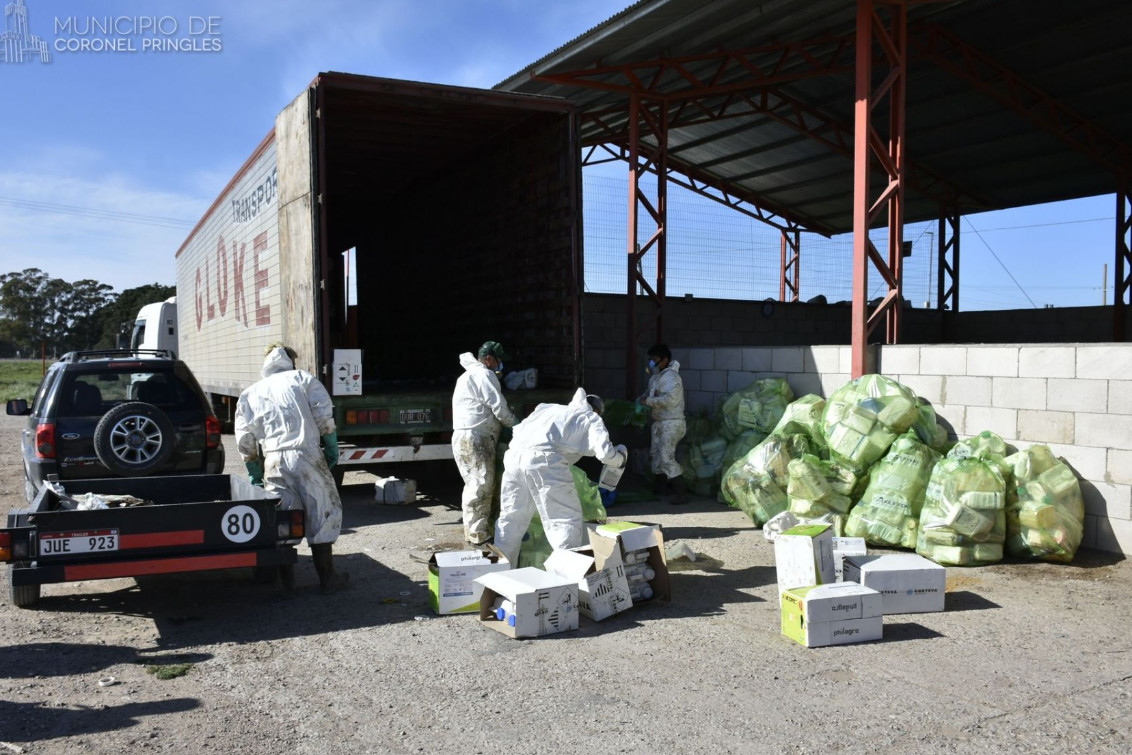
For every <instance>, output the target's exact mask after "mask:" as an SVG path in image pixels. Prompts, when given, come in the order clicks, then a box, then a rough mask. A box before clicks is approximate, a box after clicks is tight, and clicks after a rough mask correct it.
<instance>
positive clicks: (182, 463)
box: [7, 350, 224, 502]
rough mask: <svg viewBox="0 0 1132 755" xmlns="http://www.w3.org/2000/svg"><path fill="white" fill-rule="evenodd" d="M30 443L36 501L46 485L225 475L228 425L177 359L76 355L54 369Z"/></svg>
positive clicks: (31, 490) (31, 425) (16, 406)
mask: <svg viewBox="0 0 1132 755" xmlns="http://www.w3.org/2000/svg"><path fill="white" fill-rule="evenodd" d="M7 410H8V414H13V415H27V417H28V423H27V426H26V427H25V428H24V430H23V436H22V444H21V445H22V446H23V458H24V474H25V476H26V482H25V492H26V494H27V499H28V501H29V502H31V500H32V499H33V498H34V497H35V495H36V493H37V492H38V491H39V489H40V488H42V487H43V484H44V483H45V482H46V481H47V480H48V479H58V480H60V481H66V480H68V479H77V478H82V479H91V478H99V477H134V476H139V475H184V474H220V473H222V472H223V471H224V446H223V444H222V443H221V442H220V421H219V420H218V419H217V418H216V415H215V414H214V413H213V411H212V407H211V405H210V404H209V401H208V398H207V397H206V396H205V393H204V391H202V390H201V387H200V385H199V384H198V383H197V381H196V378H195V377H193V374H192V372H190V371H189V368H188V366H186V365H185V363H184V362H182V361H180V360H179V359H177V358H176V357H175V356H174V355H173V354H172V353H171V352H169V351H164V350H154V351H143V350H135V351H74V352H70V353H68V354H64V355H63V357H62V358H61V359H60V360H59V361H58V362H56V363H55V364H53V365H51V367H49V368H48V370H47V374H46V375H45V376H44V378H43V382H41V383H40V384H39V388H38V389H37V390H36V393H35V398H34V399H33V400H32V405H31V407H30V408H29V407H28V403H27V401H26V400H25V399H13V400H11V401H9V402H8V407H7Z"/></svg>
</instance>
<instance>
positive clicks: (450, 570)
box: [428, 546, 511, 614]
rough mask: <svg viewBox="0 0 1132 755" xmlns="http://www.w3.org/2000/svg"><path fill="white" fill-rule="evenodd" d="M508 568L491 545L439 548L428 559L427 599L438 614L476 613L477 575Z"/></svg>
mask: <svg viewBox="0 0 1132 755" xmlns="http://www.w3.org/2000/svg"><path fill="white" fill-rule="evenodd" d="M510 568H511V564H509V563H507V557H506V556H504V555H503V554H502V553H500V552H499V551H498V550H496V549H495V548H492V547H490V546H489V547H487V548H485V549H483V550H467V551H442V552H440V553H434V554H432V557H431V558H430V559H429V560H428V602H429V605H431V606H432V610H434V611H436V612H437V613H439V614H448V613H475V612H476V611H479V609H480V594H481V593H482V592H483V586H482V585H479V584H476V582H475V579H476V577H479V576H482V575H484V574H487V573H489V572H497V571H506V570H508V569H510Z"/></svg>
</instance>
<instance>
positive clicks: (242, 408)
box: [236, 347, 342, 545]
mask: <svg viewBox="0 0 1132 755" xmlns="http://www.w3.org/2000/svg"><path fill="white" fill-rule="evenodd" d="M261 374H262V375H263V379H262V380H260V381H258V382H256V383H254V384H253V385H251V386H249V387H248V388H246V389H245V390H244V392H243V393H241V394H240V400H239V401H238V402H237V403H236V447H237V449H238V450H239V452H240V456H241V457H242V458H243V460H244V461H250V460H252V459H255V458H258V457H259V455H260V450H262V451H263V469H264V473H263V487H264V490H266V491H268V492H269V493H274V494H276V495H278V496H279V497H280V498H281V499H282V501H283V504H282V505H283V508H284V509H296V508H302V509H303V511H304V512H306V533H307V542H308V543H310V544H311V545H318V544H322V543H333V542H334V541H335V540H337V539H338V533H339V532H340V531H341V529H342V499H341V498H339V497H338V489H337V488H336V487H335V485H334V476H333V475H332V474H331V473H330V467H329V466H328V465H327V463H326V458H325V457H323V455H322V449H321V448H320V444H319V437H320V436H322V435H327V434H328V433H332V432H334V431H335V426H334V405H333V403H332V401H331V399H330V394H329V393H328V392H327V391H326V388H325V387H324V386H323V385H322V383H320V382H319V381H318V380H316V379H315V378H314V376H313V375H311V374H310V373H309V372H304V371H303V370H297V369H295V365H294V364H293V363H292V362H291V358H290V357H288V356H287V352H286V351H284V349H283V348H282V347H279V348H275V349H272V350H271V351H270V352H269V353H268V355H267V357H265V358H264V360H263V370H262V371H261ZM257 446H258V447H257Z"/></svg>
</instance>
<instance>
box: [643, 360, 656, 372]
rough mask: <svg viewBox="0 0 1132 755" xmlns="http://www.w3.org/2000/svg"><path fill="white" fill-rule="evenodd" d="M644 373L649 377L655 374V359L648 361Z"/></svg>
mask: <svg viewBox="0 0 1132 755" xmlns="http://www.w3.org/2000/svg"><path fill="white" fill-rule="evenodd" d="M645 372H647V373H648V374H649V375H652V374H655V373H656V360H655V359H650V360H649V366H648V367H646V368H645Z"/></svg>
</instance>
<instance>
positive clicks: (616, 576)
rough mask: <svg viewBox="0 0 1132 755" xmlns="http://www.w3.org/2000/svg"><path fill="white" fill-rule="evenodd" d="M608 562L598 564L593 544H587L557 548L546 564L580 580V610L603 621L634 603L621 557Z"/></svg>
mask: <svg viewBox="0 0 1132 755" xmlns="http://www.w3.org/2000/svg"><path fill="white" fill-rule="evenodd" d="M604 563H605V566H604V567H603V568H598V565H597V559H596V557H595V555H594V550H593V548H592V547H590V546H588V545H586V546H582V547H581V548H571V549H570V550H555V551H554V552H553V553H551V554H550V556H548V557H547V559H546V564H545V565H544V566H543V568H544V569H546V570H547V571H548V572H550V573H551V574H557V575H559V576H561V577H570V578H572V579H574V580H575V581H577V583H578V610H579V611H580V612H581V613H582V615H583V616H585V617H587V618H590V619H593V620H594V621H601V620H602V619H605V618H608V617H610V616H612V615H613V614H615V613H620V612H621V611H624V610H625V609H627V608H631V607H632V605H633V601H632V599H631V598H630V597H629V582H628V580H627V579H626V578H625V567H624V566H623V565H622V564H621V560H620V558H617V559H615V560H613V561H609V560H607V561H605V562H604Z"/></svg>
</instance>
